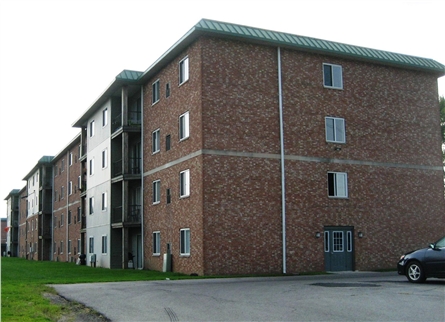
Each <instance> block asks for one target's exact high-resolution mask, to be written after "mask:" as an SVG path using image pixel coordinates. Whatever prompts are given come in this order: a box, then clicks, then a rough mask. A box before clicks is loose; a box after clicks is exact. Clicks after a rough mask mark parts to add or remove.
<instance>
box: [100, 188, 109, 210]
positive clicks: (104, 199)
mask: <svg viewBox="0 0 445 322" xmlns="http://www.w3.org/2000/svg"><path fill="white" fill-rule="evenodd" d="M101 204H102V211H106V210H107V207H108V198H107V193H106V192H102V203H101Z"/></svg>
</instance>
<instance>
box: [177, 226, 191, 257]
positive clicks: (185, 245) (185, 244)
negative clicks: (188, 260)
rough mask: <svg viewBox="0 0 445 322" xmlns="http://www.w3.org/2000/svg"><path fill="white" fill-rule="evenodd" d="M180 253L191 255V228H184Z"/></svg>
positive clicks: (181, 234) (181, 232)
mask: <svg viewBox="0 0 445 322" xmlns="http://www.w3.org/2000/svg"><path fill="white" fill-rule="evenodd" d="M179 255H180V256H189V255H190V228H183V229H181V231H180V236H179Z"/></svg>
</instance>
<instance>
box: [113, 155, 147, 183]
mask: <svg viewBox="0 0 445 322" xmlns="http://www.w3.org/2000/svg"><path fill="white" fill-rule="evenodd" d="M128 163H129V164H128V171H127V172H125V173H124V171H123V170H122V168H123V161H122V159H120V160H117V161H114V162H113V166H112V177H113V178H115V177H118V176H120V175H139V174H141V158H129V159H128Z"/></svg>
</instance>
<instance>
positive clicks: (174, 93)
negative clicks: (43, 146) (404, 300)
mask: <svg viewBox="0 0 445 322" xmlns="http://www.w3.org/2000/svg"><path fill="white" fill-rule="evenodd" d="M443 75H445V66H444V65H442V64H440V63H437V62H435V61H434V60H431V59H425V58H419V57H412V56H407V55H401V54H395V53H389V52H385V51H381V50H374V49H369V48H362V47H357V46H351V45H345V44H339V43H334V42H329V41H324V40H318V39H313V38H308V37H301V36H296V35H290V34H286V33H281V32H274V31H268V30H262V29H258V28H252V27H245V26H240V25H234V24H228V23H223V22H217V21H210V20H201V21H200V22H199V23H198V24H196V25H195V26H194V27H193V28H192V29H191V30H190V31H189V32H188V33H186V34H185V35H184V36H183V37H182V38H181V39H180V40H179V41H178V42H177V43H175V45H174V46H173V47H171V48H170V49H169V50H168V51H167V52H166V53H165V54H164V55H162V56H161V57H160V58H159V59H158V60H157V61H156V62H155V63H154V64H153V65H151V67H149V68H148V69H147V70H146V71H145V72H137V71H128V70H124V71H123V72H122V73H120V74H119V75H118V76H117V77H116V79H115V80H114V81H113V82H112V84H111V85H110V86H109V87H108V88H107V89H106V90H105V91H104V93H103V94H102V95H101V96H100V97H99V98H98V100H97V101H95V102H94V103H93V104H92V105H91V106H90V107H89V108H88V109H87V110H86V112H85V113H84V114H83V115H82V116H81V117H80V118H79V119H78V120H77V121H75V122H74V124H73V126H74V127H78V128H80V137H76V139H75V143H73V145H72V146H71V145H70V144H69V145H68V146H67V147H66V149H64V150H63V152H61V153H60V154H59V155H58V156H56V158H55V159H54V161H52V164H53V166H54V170H55V171H54V196H55V195H56V194H57V193H58V191H59V189H61V187H62V186H64V185H67V184H68V182H69V181H73V182H76V175H77V174H76V172H75V171H77V170H73V175H72V176H71V172H70V174H66V175H64V176H60V178H59V175H61V167H62V168H63V169H65V168H67V164H66V162H68V161H67V160H68V158H69V155H70V153H73V154H75V153H77V155H78V161H79V163H78V165H76V167H77V169H79V171H80V172H78V176H80V179H78V180H80V181H81V183H80V184H78V185H77V187H79V186H80V187H81V191H80V194H79V193H78V192H75V193H74V195H73V196H72V198H73V199H72V200H71V199H70V197H69V195H68V196H66V198H67V200H60V201H59V200H58V198H55V201H54V209H53V217H54V225H55V226H54V237H53V239H54V240H53V241H52V243H53V244H52V247H53V251H54V252H55V253H54V258H53V259H54V260H55V259H56V258H58V259H59V260H63V261H71V258H72V257H73V258H74V259H75V257H74V256H75V254H73V253H72V254H71V256H68V257H66V256H62V254H60V253H59V251H56V248H58V247H60V249H63V251H64V252H65V251H66V252H69V249H68V248H67V247H68V246H67V243H68V242H69V240H70V239H67V234H66V233H69V232H70V230H69V229H70V228H69V227H65V226H64V228H63V229H62V228H59V227H58V222H59V221H60V219H61V218H62V217H61V216H62V213H63V214H64V216H67V214H68V211H69V210H70V209H71V214H73V212H72V211H75V212H76V211H77V212H76V213H79V211H80V215H81V216H84V219H81V222H82V223H81V225H83V226H81V227H77V226H76V228H75V229H74V230H73V234H74V235H76V234H77V236H80V237H77V238H78V239H80V241H78V245H80V246H77V252H79V248H82V251H85V253H86V255H87V264H88V265H98V266H102V267H110V268H127V267H129V266H130V265H129V260H130V259H133V263H132V266H134V267H137V268H145V269H154V270H169V269H172V270H173V271H176V272H182V273H188V274H191V273H197V274H200V275H201V274H206V275H211V274H244V273H252V274H254V273H279V272H285V273H298V272H302V271H323V270H328V271H336V270H367V269H378V268H388V267H394V265H395V263H396V262H397V260H398V258H399V256H400V254H401V253H404V252H406V251H407V250H410V249H412V248H416V247H420V246H424V244H425V243H427V242H429V241H434V240H436V239H438V238H440V237H441V236H443V235H444V232H445V220H444V214H445V200H444V187H443V172H442V162H441V137H440V129H439V109H438V92H437V78H438V77H441V76H443ZM73 142H74V141H73ZM76 145H80V149H79V150H78V152H76V149H77V148H76ZM63 160H65V164H64V165H63V166H62V162H63ZM59 172H60V173H59ZM28 185H29V178H28ZM64 187H65V186H64ZM64 192H65V194H66V191H64ZM60 196H61V195H60ZM29 198H30V197H29V195H28V199H29ZM79 200H80V201H79ZM78 204H79V205H80V210H79V208H78V207H79V206H77V205H78ZM76 209H77V210H76ZM56 218H57V220H56ZM65 220H66V219H64V221H63V222H64V223H65ZM78 221H79V220H78V218H77V223H75V224H74V225H78ZM431 223H434V224H433V225H432V224H431ZM60 226H61V227H62V224H61V225H60ZM68 226H69V225H68ZM62 231H63V232H64V233H61V232H62ZM59 233H61V235H60V237H59ZM69 234H71V233H69ZM74 235H73V236H74ZM69 238H72V239H71V244H72V246H71V247H73V245H74V244H73V240H75V238H76V237H69ZM56 239H57V240H56ZM62 239H63V240H62ZM61 242H63V247H62V244H60V243H61ZM65 249H66V250H65ZM73 252H74V249H73ZM166 254H167V255H166ZM63 255H65V254H63ZM130 267H131V266H130Z"/></svg>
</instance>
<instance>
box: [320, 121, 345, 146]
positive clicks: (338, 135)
mask: <svg viewBox="0 0 445 322" xmlns="http://www.w3.org/2000/svg"><path fill="white" fill-rule="evenodd" d="M325 130H326V131H325V132H326V142H333V143H346V126H345V119H344V118H341V117H331V116H326V117H325Z"/></svg>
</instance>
